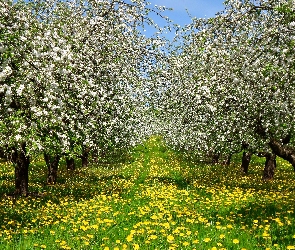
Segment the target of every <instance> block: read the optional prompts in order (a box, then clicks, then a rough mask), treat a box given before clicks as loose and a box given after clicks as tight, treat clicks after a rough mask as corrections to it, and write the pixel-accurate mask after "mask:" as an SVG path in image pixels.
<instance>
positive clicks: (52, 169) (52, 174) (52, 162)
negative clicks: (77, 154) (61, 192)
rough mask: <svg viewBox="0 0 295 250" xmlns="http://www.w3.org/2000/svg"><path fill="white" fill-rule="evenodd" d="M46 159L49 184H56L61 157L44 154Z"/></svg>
mask: <svg viewBox="0 0 295 250" xmlns="http://www.w3.org/2000/svg"><path fill="white" fill-rule="evenodd" d="M44 159H45V162H46V166H47V169H48V176H47V184H55V183H56V181H57V170H58V163H59V160H60V156H59V155H49V154H47V153H44Z"/></svg>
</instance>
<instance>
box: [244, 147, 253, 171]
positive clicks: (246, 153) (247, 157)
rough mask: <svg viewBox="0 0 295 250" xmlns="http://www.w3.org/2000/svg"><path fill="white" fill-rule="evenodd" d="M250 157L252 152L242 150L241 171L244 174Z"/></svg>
mask: <svg viewBox="0 0 295 250" xmlns="http://www.w3.org/2000/svg"><path fill="white" fill-rule="evenodd" d="M251 157H252V153H250V152H245V151H244V152H243V157H242V165H241V172H242V173H244V174H248V169H249V164H250V161H251Z"/></svg>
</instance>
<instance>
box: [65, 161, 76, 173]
mask: <svg viewBox="0 0 295 250" xmlns="http://www.w3.org/2000/svg"><path fill="white" fill-rule="evenodd" d="M66 163H67V170H70V171H74V170H75V168H76V165H75V160H74V158H66Z"/></svg>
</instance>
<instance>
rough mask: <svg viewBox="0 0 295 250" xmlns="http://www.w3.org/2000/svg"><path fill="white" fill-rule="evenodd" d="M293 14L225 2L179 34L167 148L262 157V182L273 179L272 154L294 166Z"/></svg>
mask: <svg viewBox="0 0 295 250" xmlns="http://www.w3.org/2000/svg"><path fill="white" fill-rule="evenodd" d="M293 11H294V6H293V3H292V2H290V1H284V0H280V1H279V0H272V1H262V0H261V1H250V0H247V1H239V0H238V1H236V0H230V1H226V2H225V10H224V11H223V12H222V13H219V14H218V15H216V17H214V18H210V19H195V20H194V22H193V24H192V25H190V26H188V27H187V28H186V30H185V31H184V32H183V35H182V36H181V39H182V41H183V45H182V47H181V50H180V52H179V53H178V54H177V55H175V56H174V57H172V58H171V71H170V72H171V74H172V75H173V80H174V82H177V84H176V85H174V86H173V87H171V88H170V89H169V91H168V93H169V96H174V97H175V98H173V99H172V101H171V100H169V101H168V105H170V109H168V111H169V113H170V114H172V115H168V119H172V121H174V120H176V121H177V124H178V125H177V126H174V127H173V128H171V126H170V127H169V129H168V130H169V132H170V135H171V136H169V138H170V141H171V142H172V143H174V144H175V145H178V146H183V147H186V148H193V149H198V150H201V151H203V152H204V151H205V152H206V151H208V150H210V149H211V150H214V151H216V152H218V153H224V152H226V153H234V152H237V151H240V150H241V149H242V145H243V148H244V149H245V150H247V151H250V152H263V154H262V155H263V156H265V157H267V161H266V168H265V176H264V178H265V179H269V178H272V177H273V170H274V168H275V156H274V155H273V154H277V155H279V156H281V157H283V158H284V159H287V160H289V161H290V162H291V163H292V165H293V166H295V165H294V163H295V162H294V150H293V149H292V148H293V147H294V137H293V133H292V132H293V131H294V115H295V114H294V84H293V81H294V79H293V78H294V38H293V37H294V31H295V30H294V20H295V19H294V15H293ZM171 130H174V131H173V132H172V133H171ZM167 135H169V134H168V133H167ZM175 135H179V136H175ZM286 143H288V145H289V146H288V147H286V146H284V145H285V144H286Z"/></svg>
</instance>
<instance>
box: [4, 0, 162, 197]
mask: <svg viewBox="0 0 295 250" xmlns="http://www.w3.org/2000/svg"><path fill="white" fill-rule="evenodd" d="M150 12H153V13H156V14H158V15H161V11H160V10H158V9H155V8H149V7H148V4H147V3H146V1H144V0H133V1H121V0H88V1H83V0H71V1H63V0H50V1H43V0H32V1H27V0H26V1H23V0H18V1H13V0H7V1H1V2H0V148H1V150H2V152H3V154H4V155H6V157H8V158H9V159H10V160H11V161H12V162H13V163H14V167H15V189H16V191H15V193H16V194H20V195H27V194H28V169H29V164H30V159H31V157H32V156H36V155H40V154H44V159H45V161H46V164H47V167H48V182H49V183H55V182H56V178H57V167H58V163H59V160H60V158H61V157H66V160H67V164H68V167H69V168H73V166H74V163H73V157H80V158H82V162H83V163H84V165H85V164H86V163H87V157H88V154H89V153H90V152H96V154H98V155H100V154H104V152H105V151H106V150H109V149H111V150H116V149H122V148H123V149H124V148H128V147H130V146H132V145H134V144H135V143H137V142H139V141H141V140H142V138H145V136H146V135H147V131H145V130H143V129H141V128H142V127H144V126H142V124H143V121H144V119H142V117H143V116H144V113H145V110H146V108H147V106H146V101H145V100H144V98H143V96H147V94H144V93H147V87H146V86H147V85H149V84H148V83H149V82H150V79H149V74H148V72H149V71H153V67H154V65H155V62H157V61H159V60H160V58H161V57H162V56H163V52H162V49H161V48H160V47H161V46H163V45H162V44H163V43H162V42H161V39H160V37H159V36H154V37H151V38H146V37H145V36H144V35H143V34H142V32H140V31H142V30H143V29H144V28H145V26H156V25H155V24H154V22H153V20H152V19H151V18H150V17H149V13H150ZM156 28H157V27H156Z"/></svg>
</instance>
